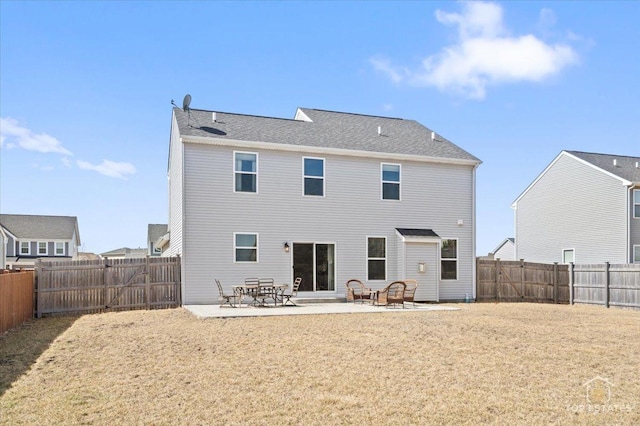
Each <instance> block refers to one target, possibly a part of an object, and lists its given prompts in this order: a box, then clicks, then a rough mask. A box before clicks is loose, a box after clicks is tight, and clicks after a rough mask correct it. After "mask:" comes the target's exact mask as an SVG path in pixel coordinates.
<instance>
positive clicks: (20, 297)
mask: <svg viewBox="0 0 640 426" xmlns="http://www.w3.org/2000/svg"><path fill="white" fill-rule="evenodd" d="M30 318H33V271H25V272H11V273H7V274H0V334H2V333H4V332H5V331H7V330H10V329H12V328H13V327H17V326H18V325H20V324H22V323H23V322H25V321H26V320H28V319H30Z"/></svg>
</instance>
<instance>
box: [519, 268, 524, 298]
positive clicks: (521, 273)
mask: <svg viewBox="0 0 640 426" xmlns="http://www.w3.org/2000/svg"><path fill="white" fill-rule="evenodd" d="M520 300H521V301H524V300H525V299H524V259H520Z"/></svg>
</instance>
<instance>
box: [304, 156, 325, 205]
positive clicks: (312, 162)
mask: <svg viewBox="0 0 640 426" xmlns="http://www.w3.org/2000/svg"><path fill="white" fill-rule="evenodd" d="M302 162H303V168H304V171H303V179H304V195H316V196H320V197H323V196H324V159H323V158H303V159H302Z"/></svg>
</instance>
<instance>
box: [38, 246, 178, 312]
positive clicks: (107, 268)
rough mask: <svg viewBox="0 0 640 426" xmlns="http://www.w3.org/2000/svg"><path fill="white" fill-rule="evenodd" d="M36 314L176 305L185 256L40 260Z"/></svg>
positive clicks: (155, 307) (170, 306) (171, 306)
mask: <svg viewBox="0 0 640 426" xmlns="http://www.w3.org/2000/svg"><path fill="white" fill-rule="evenodd" d="M35 270H36V290H35V291H36V314H37V316H38V318H40V317H42V315H47V314H57V313H95V312H105V311H109V310H113V311H122V310H133V309H161V308H173V307H178V306H180V305H181V300H180V284H181V283H180V257H179V256H178V257H148V256H147V257H146V258H140V259H104V260H80V261H69V260H66V261H65V260H62V261H48V260H39V261H37V262H36V268H35Z"/></svg>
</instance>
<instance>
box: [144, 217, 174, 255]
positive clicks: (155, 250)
mask: <svg viewBox="0 0 640 426" xmlns="http://www.w3.org/2000/svg"><path fill="white" fill-rule="evenodd" d="M168 239H169V237H168V235H167V225H166V224H153V223H150V224H149V226H148V227H147V254H148V255H149V256H162V250H163V248H168V247H167V244H165V242H166V241H168Z"/></svg>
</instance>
